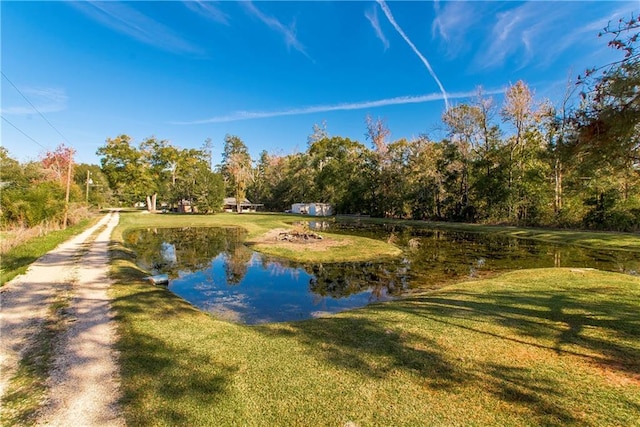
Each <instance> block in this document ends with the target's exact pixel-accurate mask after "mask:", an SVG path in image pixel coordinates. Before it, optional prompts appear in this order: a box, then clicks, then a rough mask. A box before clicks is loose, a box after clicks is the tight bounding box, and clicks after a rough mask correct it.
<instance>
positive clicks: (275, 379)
mask: <svg viewBox="0 0 640 427" xmlns="http://www.w3.org/2000/svg"><path fill="white" fill-rule="evenodd" d="M144 217H145V219H144V222H143V220H142V219H141V220H140V222H137V221H138V218H137V217H136V218H133V217H132V218H129V217H127V216H123V222H122V224H121V226H120V227H119V228H118V232H117V233H116V234H115V236H116V237H118V238H121V233H122V230H123V229H124V228H125V227H128V226H132V225H136V224H137V225H142V224H143V223H144V224H150V226H162V225H161V224H163V223H161V222H160V221H164V220H161V219H160V218H161V217H162V216H161V215H157V216H156V215H153V216H152V215H146V216H144ZM217 217H218V219H217V221H219V222H218V223H217V225H241V224H240V223H241V222H242V221H247V222H246V223H244V224H242V226H244V227H245V228H247V230H248V231H249V237H250V238H251V237H252V236H257V235H259V234H262V233H263V232H264V230H266V229H267V228H269V227H272V228H278V227H281V226H282V225H283V224H285V223H286V221H289V219H290V218H291V217H287V216H269V215H264V218H263V219H260V218H258V217H262V216H259V215H258V216H255V217H253V218H251V217H249V216H244V215H240V216H238V215H233V216H222V215H221V216H217ZM147 218H148V221H149V222H147ZM187 218H191V221H193V223H192V224H191V225H194V226H195V225H204V224H203V223H200V224H199V223H198V222H200V221H205V219H201V217H195V216H194V217H189V216H187ZM203 218H207V217H203ZM245 218H246V219H245ZM291 219H294V218H291ZM208 220H209V219H208V218H207V221H208ZM232 222H233V224H232ZM208 225H212V224H210V223H209V224H208ZM285 225H286V224H285ZM113 249H114V250H113V255H114V257H115V258H114V278H115V279H116V281H117V283H116V284H115V285H114V287H113V288H112V295H113V297H114V305H115V309H116V311H117V318H118V321H119V328H120V330H119V332H120V337H121V338H120V342H119V350H120V352H121V366H122V375H123V381H122V386H123V391H124V408H125V415H126V417H127V421H128V423H129V424H131V425H248V426H251V425H256V426H261V425H265V426H267V425H312V426H324V425H327V426H329V425H331V426H343V425H345V424H346V423H348V422H352V423H354V424H355V425H359V426H365V425H460V424H462V425H489V424H490V425H635V424H637V420H638V419H639V417H640V279H639V278H637V277H632V276H628V275H621V274H617V273H605V272H599V271H594V270H588V269H585V270H582V269H537V270H523V271H517V272H511V273H507V274H503V275H500V276H497V277H494V278H491V279H487V280H481V281H473V282H467V283H459V284H456V285H452V286H448V287H445V288H442V289H440V290H438V291H434V292H429V293H424V294H421V295H416V296H412V297H411V298H407V299H404V300H398V301H393V302H388V303H383V304H375V305H371V306H368V307H366V308H363V309H359V310H354V311H350V312H345V313H342V314H339V315H336V316H333V317H330V318H323V319H316V320H309V321H303V322H295V323H282V324H272V325H262V326H252V327H249V326H244V325H238V324H233V323H228V322H224V321H220V320H217V319H215V318H214V317H212V316H210V315H207V314H204V313H202V312H199V311H198V310H196V309H194V308H193V307H192V306H190V305H189V304H187V303H185V302H184V301H183V300H181V299H180V298H178V297H176V296H174V295H173V294H171V293H170V292H169V291H167V290H166V289H164V288H160V287H154V286H152V285H150V284H148V283H146V282H144V281H142V277H143V276H144V275H145V272H142V271H140V270H138V269H137V268H136V267H135V265H134V264H133V262H132V261H133V256H132V254H130V253H129V252H128V251H127V250H126V249H124V248H122V247H121V246H120V245H116V246H114V248H113Z"/></svg>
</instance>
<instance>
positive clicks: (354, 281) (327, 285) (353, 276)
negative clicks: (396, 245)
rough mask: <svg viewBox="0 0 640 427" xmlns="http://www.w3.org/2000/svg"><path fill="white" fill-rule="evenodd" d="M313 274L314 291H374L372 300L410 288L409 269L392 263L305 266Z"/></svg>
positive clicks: (330, 294)
mask: <svg viewBox="0 0 640 427" xmlns="http://www.w3.org/2000/svg"><path fill="white" fill-rule="evenodd" d="M304 268H305V270H307V272H308V273H309V274H311V275H312V276H313V277H312V278H311V280H310V281H309V289H310V290H311V292H313V293H314V294H317V295H320V296H326V297H331V298H344V297H348V296H350V295H353V294H357V293H360V292H364V291H368V290H370V291H371V298H370V299H372V300H380V299H384V298H385V297H386V296H387V295H398V294H400V293H401V292H402V291H404V290H406V289H407V285H408V283H407V270H406V268H403V267H402V265H395V264H392V263H371V262H368V263H337V264H315V265H313V266H305V267H304Z"/></svg>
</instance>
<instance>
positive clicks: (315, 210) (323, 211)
mask: <svg viewBox="0 0 640 427" xmlns="http://www.w3.org/2000/svg"><path fill="white" fill-rule="evenodd" d="M291 212H293V213H296V214H301V215H309V216H331V215H333V208H332V207H331V205H330V204H329V203H294V204H293V205H291Z"/></svg>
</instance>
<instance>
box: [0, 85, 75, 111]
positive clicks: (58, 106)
mask: <svg viewBox="0 0 640 427" xmlns="http://www.w3.org/2000/svg"><path fill="white" fill-rule="evenodd" d="M20 92H22V94H23V95H24V96H25V97H26V98H27V99H28V100H29V101H30V102H31V103H32V104H33V105H35V107H36V108H37V109H38V111H39V112H41V113H42V114H44V113H56V112H59V111H64V110H66V109H67V101H68V99H69V97H68V96H67V94H66V93H65V91H64V90H62V89H55V88H37V87H24V88H20ZM4 103H5V102H3V104H4ZM23 103H24V101H23ZM0 111H1V112H2V114H7V115H29V114H38V111H36V110H34V109H33V107H31V106H30V105H27V106H19V107H18V106H15V107H7V108H4V107H3V108H2V109H1V110H0Z"/></svg>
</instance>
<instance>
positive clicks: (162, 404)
mask: <svg viewBox="0 0 640 427" xmlns="http://www.w3.org/2000/svg"><path fill="white" fill-rule="evenodd" d="M116 286H128V287H132V286H133V287H135V289H129V290H128V292H127V295H126V296H123V297H117V298H115V299H114V300H113V306H114V308H115V309H116V312H117V315H116V317H117V318H123V317H127V318H128V319H127V320H126V321H125V322H121V325H127V326H126V328H127V330H121V331H120V339H119V342H118V348H119V350H120V354H121V359H120V366H121V374H122V376H123V379H124V380H123V398H122V403H123V406H124V407H125V408H127V423H128V424H131V425H154V424H156V423H158V422H159V420H162V422H163V423H167V424H168V425H192V424H193V422H194V420H193V418H192V417H193V411H192V408H193V407H201V408H211V410H212V411H215V407H216V403H217V402H219V401H220V399H222V398H223V397H224V396H225V395H226V394H227V393H228V392H227V387H228V385H229V383H230V381H231V380H230V377H231V376H232V375H233V373H234V372H235V371H236V368H235V367H232V365H226V364H221V363H219V362H216V361H214V360H212V359H211V357H210V356H208V355H207V354H206V353H200V352H198V351H196V350H195V349H193V348H192V346H191V342H190V340H189V338H188V337H189V336H190V333H191V332H193V331H190V332H186V333H185V335H184V340H175V339H173V338H174V336H175V333H176V331H175V329H174V328H172V326H171V321H172V320H173V319H176V318H178V319H180V318H185V317H188V316H194V315H196V316H199V315H200V313H199V312H198V311H197V310H196V309H194V308H193V307H191V306H190V305H188V304H186V303H185V302H184V301H182V300H180V299H179V298H177V297H175V296H173V295H171V294H170V292H169V291H168V290H167V289H164V288H161V287H155V286H153V285H150V284H140V283H133V284H127V285H124V284H120V285H116ZM158 322H168V325H167V333H166V335H164V334H163V335H158V334H157V333H156V332H154V333H153V335H151V334H148V333H145V332H144V328H145V326H146V323H154V325H153V326H152V327H151V328H152V330H154V331H157V330H158V326H157V323H158Z"/></svg>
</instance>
